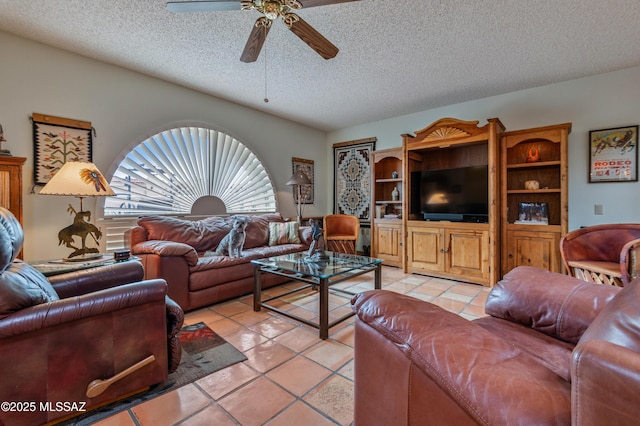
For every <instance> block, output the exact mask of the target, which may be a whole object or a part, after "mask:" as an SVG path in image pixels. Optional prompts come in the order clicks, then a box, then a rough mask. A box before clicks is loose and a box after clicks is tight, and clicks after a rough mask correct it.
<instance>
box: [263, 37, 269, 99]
mask: <svg viewBox="0 0 640 426" xmlns="http://www.w3.org/2000/svg"><path fill="white" fill-rule="evenodd" d="M268 102H269V98H268V97H267V44H266V43H265V45H264V103H265V104H266V103H268Z"/></svg>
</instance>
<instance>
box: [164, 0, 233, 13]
mask: <svg viewBox="0 0 640 426" xmlns="http://www.w3.org/2000/svg"><path fill="white" fill-rule="evenodd" d="M167 10H168V11H169V12H173V13H185V12H215V11H221V10H240V1H222V0H209V1H180V2H178V1H170V2H168V3H167Z"/></svg>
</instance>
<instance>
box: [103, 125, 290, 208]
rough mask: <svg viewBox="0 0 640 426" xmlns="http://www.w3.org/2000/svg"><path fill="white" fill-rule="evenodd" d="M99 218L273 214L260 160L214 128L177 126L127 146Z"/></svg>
mask: <svg viewBox="0 0 640 426" xmlns="http://www.w3.org/2000/svg"><path fill="white" fill-rule="evenodd" d="M110 185H111V187H112V188H113V190H114V191H115V192H116V194H117V195H116V196H115V197H109V198H107V199H106V200H105V206H104V214H105V217H109V216H111V217H114V216H122V215H135V216H140V215H145V214H194V215H208V214H225V213H229V214H233V213H258V212H275V211H276V208H277V205H276V196H275V191H274V186H273V183H272V181H271V178H270V176H269V174H268V173H267V171H266V170H265V168H264V167H263V165H262V163H261V162H260V160H258V158H257V157H256V156H255V154H254V153H253V152H251V151H250V150H249V149H248V148H247V147H246V146H244V145H243V144H242V143H241V142H240V141H238V140H237V139H235V138H233V137H231V136H229V135H227V134H225V133H223V132H219V131H216V130H211V129H206V128H201V127H179V128H174V129H170V130H166V131H164V132H161V133H158V134H156V135H154V136H152V137H150V138H148V139H146V140H145V141H143V142H142V143H140V144H139V145H138V146H136V147H135V148H133V149H132V150H131V152H129V153H128V154H127V156H126V157H125V158H124V159H123V160H122V161H121V162H120V165H119V166H118V168H117V170H116V171H115V173H114V175H113V177H112V178H111V182H110Z"/></svg>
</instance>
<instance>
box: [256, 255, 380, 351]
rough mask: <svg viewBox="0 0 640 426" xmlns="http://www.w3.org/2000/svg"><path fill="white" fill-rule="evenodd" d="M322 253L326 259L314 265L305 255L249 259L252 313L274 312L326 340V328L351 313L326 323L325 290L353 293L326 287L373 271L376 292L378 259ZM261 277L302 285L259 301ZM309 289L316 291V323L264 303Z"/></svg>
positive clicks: (326, 303) (327, 308) (344, 318)
mask: <svg viewBox="0 0 640 426" xmlns="http://www.w3.org/2000/svg"><path fill="white" fill-rule="evenodd" d="M325 254H326V255H327V259H326V260H321V261H317V262H309V261H308V255H307V253H306V252H301V253H291V254H285V255H282V256H275V257H269V258H265V259H257V260H252V261H251V263H252V264H253V267H254V271H253V280H254V287H253V310H254V311H256V312H257V311H260V310H261V308H265V309H269V310H271V311H273V312H277V313H279V314H280V315H284V316H286V317H289V318H292V319H295V320H297V321H300V322H302V323H304V324H307V325H309V326H311V327H314V328H317V329H319V330H320V338H321V339H323V340H324V339H327V338H328V337H329V328H331V327H333V326H334V325H336V324H338V323H340V322H342V321H344V320H346V319H347V318H349V317H351V316H353V312H351V313H349V314H346V315H343V316H342V317H340V318H338V319H336V320H334V321H332V322H329V290H331V291H332V292H333V291H335V292H339V293H343V294H347V295H351V296H354V295H355V294H356V293H352V292H349V291H346V290H344V289H339V288H330V287H331V286H332V285H334V284H337V283H339V282H342V281H345V280H348V279H350V278H353V277H356V276H358V275H362V274H366V273H368V272H371V271H374V273H375V282H374V287H375V288H376V289H380V288H382V269H381V267H382V259H376V258H373V257H367V256H358V255H354V254H344V253H334V252H329V251H327V252H325ZM262 274H274V275H280V276H283V277H287V278H290V279H291V280H294V281H299V282H301V283H305V284H304V285H302V286H300V287H297V288H295V289H293V290H290V291H287V292H285V293H281V294H278V295H277V296H273V297H270V298H267V299H262V278H261V276H262ZM310 287H311V288H313V289H317V290H318V292H319V293H320V305H319V310H320V318H319V321H318V322H317V323H316V322H313V321H309V320H307V319H305V318H301V317H299V316H296V315H293V314H291V313H290V312H287V311H284V310H282V309H278V308H277V307H275V306H272V305H269V304H268V302H269V301H271V300H274V299H278V298H280V297H283V296H286V295H288V294H292V293H296V292H299V291H302V290H305V289H308V288H310Z"/></svg>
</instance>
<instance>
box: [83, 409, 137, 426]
mask: <svg viewBox="0 0 640 426" xmlns="http://www.w3.org/2000/svg"><path fill="white" fill-rule="evenodd" d="M93 426H136V423H135V422H134V421H133V419H132V418H131V414H130V413H129V410H125V411H121V412H119V413H118V414H114V415H113V416H111V417H108V418H106V419H104V420H101V421H99V422H96V423H94V424H93Z"/></svg>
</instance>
